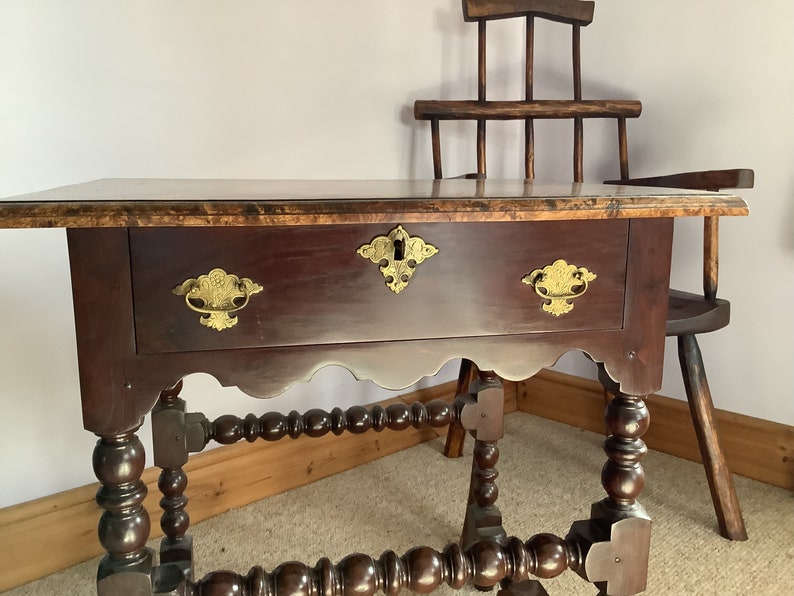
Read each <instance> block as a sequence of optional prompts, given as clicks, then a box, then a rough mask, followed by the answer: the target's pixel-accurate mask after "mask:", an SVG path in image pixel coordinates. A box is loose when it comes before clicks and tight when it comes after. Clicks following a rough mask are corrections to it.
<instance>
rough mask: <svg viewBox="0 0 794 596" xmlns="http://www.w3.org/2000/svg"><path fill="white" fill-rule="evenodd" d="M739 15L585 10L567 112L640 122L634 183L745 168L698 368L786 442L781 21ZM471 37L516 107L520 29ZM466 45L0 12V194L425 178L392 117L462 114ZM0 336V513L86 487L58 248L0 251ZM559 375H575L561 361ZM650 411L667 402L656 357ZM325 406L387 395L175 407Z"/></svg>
mask: <svg viewBox="0 0 794 596" xmlns="http://www.w3.org/2000/svg"><path fill="white" fill-rule="evenodd" d="M745 6H746V3H740V2H738V1H737V0H719V1H718V0H700V1H698V2H690V1H689V0H666V1H665V2H659V1H656V2H650V1H647V0H642V1H641V0H599V1H598V2H597V6H596V18H595V22H594V24H593V25H591V26H589V27H587V28H586V29H584V30H583V32H582V45H583V49H584V61H583V72H584V94H585V96H586V97H589V98H594V99H596V98H604V97H622V98H626V99H631V98H639V99H641V100H642V101H643V104H644V115H643V116H642V117H641V118H640V119H639V120H638V121H632V122H631V123H630V126H629V134H630V143H629V146H630V151H631V154H632V174H634V175H638V176H639V175H652V174H657V173H670V172H674V171H681V170H687V169H708V168H719V167H743V166H747V167H753V168H754V169H755V171H756V180H757V184H756V188H755V189H754V190H752V191H747V192H745V193H744V195H743V196H745V197H746V199H747V200H748V202H749V203H750V206H751V210H752V215H751V217H749V218H736V219H735V220H727V221H724V224H723V227H722V275H721V293H722V294H723V295H724V296H726V297H729V298H730V299H731V301H732V304H733V307H734V310H733V322H732V324H731V326H730V327H729V328H727V329H726V330H723V331H721V332H719V333H716V334H713V335H712V336H707V337H704V338H703V340H702V347H703V350H704V354H705V357H706V359H707V363H706V364H707V370H708V372H709V375H710V381H711V385H712V389H713V392H714V398H715V402H716V405H717V406H718V407H720V408H725V409H728V410H732V411H735V412H741V413H745V414H750V415H753V416H759V417H762V418H766V419H770V420H776V421H779V422H783V423H786V424H794V399H792V389H791V386H790V385H789V384H788V381H789V378H790V374H791V371H792V370H794V342H792V341H791V336H792V332H794V325H793V324H792V323H793V322H794V316H792V314H791V312H792V311H791V297H792V295H794V281H793V280H794V266H792V265H794V201H792V198H794V197H793V196H792V195H794V171H793V170H792V164H794V146H793V145H792V143H791V135H792V133H793V132H794V116H793V115H792V114H793V113H794V111H792V110H791V104H792V97H794V69H792V68H791V65H790V59H791V56H793V55H794V38H793V37H792V36H791V35H790V23H791V22H792V21H793V20H794V4H791V3H789V2H788V1H786V0H770V1H768V2H765V3H764V10H763V11H761V10H758V11H752V10H747V9H746V8H745ZM491 31H492V34H491V43H490V47H489V51H490V58H491V59H492V60H493V63H494V64H496V63H499V64H504V65H505V66H503V67H499V68H497V69H495V70H494V71H493V74H492V75H491V78H490V80H489V85H490V91H491V94H490V96H491V98H494V99H498V98H503V97H510V96H512V97H518V96H519V94H520V89H521V85H522V82H521V79H520V76H521V72H522V65H521V54H522V51H521V50H520V45H521V43H522V42H521V37H522V33H521V29H520V27H517V26H515V25H514V24H511V23H506V22H502V23H495V24H494V26H493V27H492V28H491ZM567 35H568V34H567V29H566V28H564V27H563V26H561V25H557V24H548V25H544V26H539V28H538V43H539V45H540V46H541V47H539V49H538V52H537V60H538V81H537V87H536V89H537V93H536V96H537V97H541V96H546V97H563V96H564V94H565V93H567V92H568V91H567V90H568V89H569V86H570V83H569V80H570V77H569V75H568V72H569V68H570V67H569V62H570V51H569V45H568V43H569V42H568V40H567ZM475 36H476V27H475V26H474V25H471V24H465V23H463V22H462V18H461V11H460V1H459V0H403V1H402V2H376V1H373V0H345V1H344V2H327V1H326V0H304V1H302V2H279V3H273V2H257V1H253V0H238V1H237V2H231V3H230V2H211V1H209V0H173V1H170V2H162V1H160V0H157V1H154V0H140V1H138V2H121V1H119V0H116V1H98V0H93V1H92V0H73V1H72V2H68V3H66V2H57V1H54V0H52V1H45V0H26V1H24V2H22V1H21V0H18V1H13V0H0V196H9V195H14V194H19V193H25V192H31V191H35V190H41V189H45V188H49V187H53V186H59V185H63V184H70V183H76V182H82V181H86V180H92V179H95V178H103V177H122V176H123V177H138V176H140V177H258V178H407V177H417V178H429V177H431V176H432V169H431V164H430V157H429V145H430V141H429V131H428V127H427V124H426V123H415V122H414V121H413V117H412V108H411V106H412V103H413V101H414V99H418V98H425V99H430V98H473V97H475V96H476V88H475V77H476V70H475V62H476V57H475ZM585 129H586V132H585V138H586V148H585V149H586V154H585V163H586V177H587V178H588V179H590V180H592V181H598V180H601V179H604V178H608V177H615V176H617V166H616V164H615V160H614V156H615V145H616V141H615V133H614V125H613V124H612V123H609V125H608V126H607V125H603V126H602V125H600V124H599V123H592V122H588V123H587V124H586V127H585ZM444 130H446V131H447V133H448V134H447V136H446V139H447V141H446V144H445V157H446V158H447V163H446V164H445V165H446V171H447V173H449V174H457V173H462V172H464V171H468V170H471V169H472V168H473V148H472V146H471V145H470V144H469V145H468V146H467V147H466V148H465V149H464V148H463V147H462V142H463V138H464V137H465V138H466V139H470V138H471V134H470V133H471V127H468V126H454V125H450V126H448V127H446V128H445V129H444ZM492 132H493V133H494V136H493V137H492V138H491V144H490V147H489V150H490V154H491V159H492V160H493V161H492V162H491V164H490V171H489V174H490V176H491V177H515V176H519V175H520V170H519V164H520V161H521V158H520V156H519V153H518V151H517V148H516V147H517V144H518V141H519V137H520V135H521V132H520V129H519V128H518V127H510V126H498V125H497V126H493V127H492ZM538 136H539V146H538V151H539V152H543V151H544V148H545V149H548V150H549V151H548V156H547V157H545V158H543V159H541V158H539V161H538V169H539V176H540V177H542V178H547V179H555V178H556V179H570V176H571V175H570V138H571V126H570V123H543V125H542V126H539V130H538ZM699 226H700V222H699V221H698V222H695V221H686V222H680V224H679V225H678V227H677V237H676V253H675V263H674V272H673V279H674V281H675V283H676V285H679V286H684V287H686V288H687V289H691V290H694V291H697V290H698V289H699V286H700V274H699V269H700V262H699V256H698V255H699V250H700V249H699V242H700V239H699ZM0 320H2V326H0V334H1V335H0V377H1V378H2V379H3V389H2V392H3V393H2V416H0V445H2V449H1V450H0V453H1V455H0V462H2V470H3V478H4V487H5V490H4V491H2V495H0V506H3V505H9V504H13V503H16V502H20V501H24V500H28V499H31V498H36V497H39V496H43V495H46V494H50V493H53V492H56V491H59V490H64V489H67V488H71V487H74V486H78V485H81V484H84V483H88V482H91V481H93V474H92V472H91V467H90V453H91V449H92V445H93V442H94V438H93V437H92V436H91V435H90V434H89V433H87V432H85V431H83V430H82V429H81V421H80V410H79V393H78V382H77V369H76V354H75V350H74V331H73V329H72V322H71V298H70V288H69V278H68V269H67V255H66V246H65V235H64V233H63V231H62V230H31V231H27V230H14V231H1V232H0ZM38 362H45V363H47V365H46V366H45V367H44V368H43V369H42V368H41V367H39V366H37V363H38ZM563 368H564V369H566V370H573V371H575V372H578V373H580V374H590V372H591V371H590V369H589V368H588V366H587V365H586V364H584V363H583V359H582V358H581V357H576V358H571V357H566V360H565V363H564V366H563ZM452 374H454V373H453V371H452V367H450V368H449V369H447V370H446V371H445V372H444V373H443V375H442V378H443V379H448V378H451V375H452ZM429 382H431V383H432V382H435V381H432V380H431V381H429ZM661 393H663V394H665V395H670V396H674V397H682V396H683V388H682V384H681V381H680V378H679V373H678V366H677V363H676V360H675V356H674V346H672V345H671V346H670V352H669V354H668V368H667V372H666V376H665V383H664V386H663V388H662V390H661ZM339 394H341V396H342V397H341V398H339V397H334V398H333V399H334V401H333V403H334V405H336V404H339V405H343V406H344V405H349V404H353V403H364V402H368V401H373V400H376V399H381V398H382V397H383V396H384V395H385V393H384V392H379V391H376V390H375V388H374V387H373V386H372V385H369V384H355V383H353V382H352V381H351V376H350V375H349V373H347V372H346V371H342V370H338V369H337V370H333V369H331V370H324V371H322V372H321V373H319V374H318V376H317V377H316V378H315V380H314V381H313V382H312V383H311V384H309V385H305V386H301V387H296V388H295V389H293V390H291V391H290V392H289V393H288V394H286V395H285V396H282V397H279V398H276V399H275V400H270V401H263V402H259V401H256V400H252V399H250V398H247V397H245V396H243V395H241V394H239V392H237V391H236V390H235V389H220V388H219V387H218V386H217V384H216V383H215V381H214V380H212V379H210V378H208V377H203V376H195V377H190V378H189V380H188V387H187V388H186V390H185V391H184V395H185V396H186V397H187V398H188V399H189V400H190V404H191V406H192V407H193V408H194V409H198V410H203V411H205V412H206V413H207V414H208V415H210V416H216V415H219V414H221V413H226V412H235V413H238V414H244V413H246V412H248V411H255V412H262V411H265V410H267V409H281V410H284V411H286V410H289V409H291V408H293V407H294V408H297V409H304V408H306V407H311V406H312V405H316V404H320V405H323V404H324V405H329V404H331V403H332V401H331V399H332V397H331V396H332V395H337V396H338V395H339ZM142 434H143V437H144V438H145V439H146V441H148V429H144V430H143V431H142ZM147 444H148V443H147Z"/></svg>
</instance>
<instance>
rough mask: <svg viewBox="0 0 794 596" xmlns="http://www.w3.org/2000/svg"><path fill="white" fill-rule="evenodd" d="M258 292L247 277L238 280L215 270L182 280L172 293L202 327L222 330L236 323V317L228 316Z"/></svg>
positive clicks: (219, 270) (259, 289)
mask: <svg viewBox="0 0 794 596" xmlns="http://www.w3.org/2000/svg"><path fill="white" fill-rule="evenodd" d="M262 289H263V288H262V286H260V285H259V284H258V283H256V282H254V281H251V280H250V279H249V278H247V277H243V278H240V277H238V276H236V275H234V274H232V273H226V271H224V270H223V269H221V268H219V267H218V268H215V269H212V270H211V271H210V272H209V273H207V274H205V275H200V276H199V277H196V278H190V279H187V280H185V281H183V282H182V283H181V284H179V285H178V286H176V287H175V288H174V289H173V290H172V292H173V293H174V294H176V295H177V296H184V297H185V304H186V305H187V307H188V308H189V309H190V310H192V311H194V312H197V313H199V314H201V315H202V316H201V317H200V318H199V322H200V323H201V324H202V325H204V326H205V327H209V328H210V329H215V330H217V331H223V330H224V329H229V328H231V327H234V326H235V325H236V324H237V317H232V316H230V315H231V313H234V312H237V311H238V310H241V309H243V308H245V307H246V306H247V305H248V301H249V300H250V299H251V296H252V295H253V294H258V293H259V292H261V291H262Z"/></svg>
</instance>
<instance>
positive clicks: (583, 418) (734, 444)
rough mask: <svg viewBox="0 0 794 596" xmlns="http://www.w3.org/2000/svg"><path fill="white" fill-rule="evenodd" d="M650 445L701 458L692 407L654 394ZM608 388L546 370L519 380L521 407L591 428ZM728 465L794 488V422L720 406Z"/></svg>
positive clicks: (596, 427) (597, 426)
mask: <svg viewBox="0 0 794 596" xmlns="http://www.w3.org/2000/svg"><path fill="white" fill-rule="evenodd" d="M646 403H647V404H648V409H649V410H650V412H651V425H650V428H649V429H648V432H647V433H646V434H645V436H644V437H643V440H644V441H645V443H646V444H647V445H648V447H649V448H651V449H656V450H657V451H662V452H664V453H669V454H671V455H675V456H676V457H681V458H684V459H688V460H690V461H696V462H700V461H702V460H701V458H700V450H699V448H698V444H697V438H696V436H695V431H694V427H693V426H692V418H691V416H690V413H689V406H688V404H687V403H686V402H685V401H681V400H678V399H671V398H669V397H662V396H659V395H651V396H649V397H648V398H647V399H646ZM604 404H605V402H604V393H603V389H602V387H601V384H600V383H598V381H591V380H588V379H582V378H579V377H574V376H571V375H566V374H562V373H559V372H556V371H550V370H544V371H542V372H540V373H539V374H537V375H535V376H534V377H533V378H531V379H528V380H526V381H521V382H519V383H518V409H519V410H521V411H523V412H529V413H530V414H535V415H537V416H541V417H543V418H548V419H550V420H556V421H558V422H563V423H565V424H569V425H571V426H576V427H579V428H584V429H587V430H591V431H593V432H597V433H602V432H604V423H603V412H604ZM716 421H717V426H718V429H719V435H720V442H721V443H722V448H723V451H724V452H725V459H726V461H727V462H728V467H729V468H730V470H731V471H732V472H733V473H734V474H739V475H741V476H746V477H747V478H753V479H755V480H760V481H762V482H766V483H768V484H773V485H775V486H780V487H782V488H787V489H789V490H794V427H792V426H788V425H785V424H779V423H776V422H770V421H768V420H761V419H759V418H752V417H750V416H743V415H741V414H735V413H733V412H726V411H724V410H717V411H716Z"/></svg>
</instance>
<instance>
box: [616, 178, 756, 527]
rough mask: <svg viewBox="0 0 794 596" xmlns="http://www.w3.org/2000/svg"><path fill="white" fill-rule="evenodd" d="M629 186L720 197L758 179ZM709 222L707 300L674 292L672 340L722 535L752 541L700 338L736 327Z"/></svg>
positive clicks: (714, 227)
mask: <svg viewBox="0 0 794 596" xmlns="http://www.w3.org/2000/svg"><path fill="white" fill-rule="evenodd" d="M624 182H629V183H632V184H634V183H636V184H642V185H647V186H651V187H657V186H677V187H680V188H690V189H706V190H715V191H716V190H720V189H722V188H752V186H753V184H754V173H753V171H752V170H748V169H734V170H714V171H702V172H686V173H680V174H673V175H668V176H657V177H652V178H637V179H633V180H621V181H618V183H624ZM703 220H704V222H703V294H702V295H697V294H691V293H687V292H680V291H676V290H671V291H670V294H669V301H668V309H669V311H668V312H669V314H668V319H667V335H668V336H676V337H677V338H678V359H679V363H680V365H681V373H682V376H683V379H684V387H685V389H686V395H687V401H688V402H689V409H690V412H691V414H692V422H693V424H694V428H695V434H696V435H697V438H698V445H699V447H700V451H701V455H702V460H703V466H704V469H705V471H706V478H707V480H708V483H709V488H710V490H711V498H712V501H713V503H714V511H715V513H716V516H717V523H718V525H719V529H720V534H722V536H724V537H725V538H728V539H730V540H747V530H746V529H745V525H744V519H743V517H742V511H741V507H740V506H739V499H738V497H737V495H736V488H735V486H734V484H733V478H732V477H731V474H730V470H729V469H728V465H727V462H726V461H725V455H724V453H723V450H722V446H721V444H720V439H719V434H718V431H717V426H716V424H715V422H714V418H715V413H714V404H713V401H712V398H711V391H710V389H709V385H708V381H707V380H706V372H705V369H704V367H703V358H702V356H701V353H700V347H699V346H698V342H697V337H696V335H697V334H700V333H708V332H710V331H716V330H717V329H721V328H723V327H725V326H727V325H728V323H729V321H730V303H729V302H728V301H727V300H723V299H720V298H717V285H718V273H719V239H718V234H719V218H718V217H716V216H711V215H707V216H705V217H704V218H703Z"/></svg>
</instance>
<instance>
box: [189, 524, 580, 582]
mask: <svg viewBox="0 0 794 596" xmlns="http://www.w3.org/2000/svg"><path fill="white" fill-rule="evenodd" d="M578 553H579V549H578V546H577V544H576V543H574V542H573V541H567V540H563V539H562V538H559V537H557V536H553V535H551V534H537V535H535V536H533V537H531V538H530V539H529V540H527V541H526V542H524V541H522V540H520V539H518V538H515V537H511V538H510V539H508V540H505V542H504V544H500V543H498V542H495V541H491V540H481V541H478V542H476V543H474V544H472V545H470V546H469V547H468V548H465V549H462V548H461V547H460V546H459V545H458V544H450V545H448V546H447V547H446V548H445V549H444V550H443V551H441V552H439V551H436V550H434V549H432V548H430V547H427V546H420V547H415V548H412V549H411V550H409V551H408V552H406V553H405V554H404V555H403V556H402V557H400V556H398V555H397V554H395V553H394V552H392V551H386V552H385V553H383V554H382V555H381V556H380V558H378V559H374V558H372V557H370V556H368V555H363V554H358V553H356V554H352V555H348V556H347V557H345V558H343V559H342V560H341V561H340V562H339V563H337V564H336V565H334V564H333V563H331V561H330V560H329V559H326V558H323V559H320V560H319V561H318V562H317V564H316V565H315V566H314V567H310V566H308V565H306V564H304V563H298V562H289V563H283V564H282V565H279V566H278V567H276V568H275V569H274V570H273V571H272V572H270V573H267V572H265V571H264V569H262V568H261V567H253V568H252V569H251V570H250V571H249V572H248V574H247V575H245V576H242V575H237V574H235V573H232V572H229V571H220V572H215V573H210V574H208V575H207V576H205V577H204V578H203V579H201V580H200V581H198V582H196V583H193V582H184V583H183V584H182V585H181V586H180V587H179V592H178V593H179V594H184V595H186V596H188V595H189V596H232V595H233V594H246V595H247V596H285V595H288V594H289V595H294V596H312V595H313V594H341V593H344V594H359V595H361V596H371V595H372V594H375V593H376V592H383V593H385V594H388V595H393V594H398V593H399V592H401V591H402V590H410V591H412V592H415V593H417V594H429V593H430V592H433V591H434V590H436V589H437V588H438V587H440V586H442V585H445V584H446V585H447V586H449V587H451V588H453V589H459V588H462V587H463V586H465V585H467V584H473V585H475V586H480V587H485V588H487V587H491V586H496V585H498V584H499V583H500V582H501V581H503V580H505V579H506V580H510V581H516V582H520V581H522V580H525V579H527V578H528V577H529V576H535V577H541V578H552V577H556V576H558V575H560V574H561V573H562V572H564V571H565V570H566V569H568V568H571V569H578V568H580V567H581V566H583V564H584V561H582V560H581V559H580V558H579V554H578ZM340 586H343V587H344V590H343V592H342V591H339V587H340Z"/></svg>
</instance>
